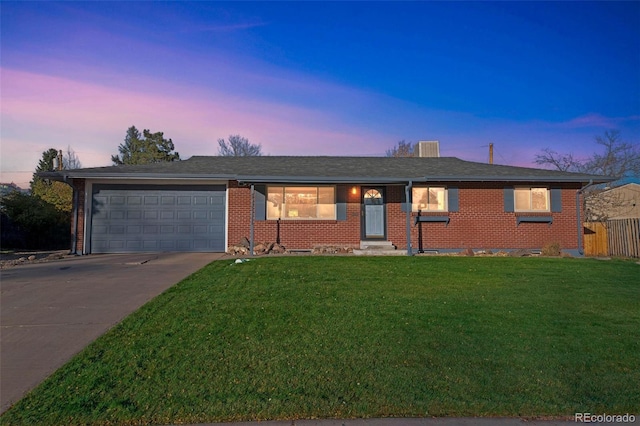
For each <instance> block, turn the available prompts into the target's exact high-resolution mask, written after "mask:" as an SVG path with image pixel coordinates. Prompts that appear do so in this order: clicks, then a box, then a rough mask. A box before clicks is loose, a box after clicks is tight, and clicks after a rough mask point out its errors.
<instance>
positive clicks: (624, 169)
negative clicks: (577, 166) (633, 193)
mask: <svg viewBox="0 0 640 426" xmlns="http://www.w3.org/2000/svg"><path fill="white" fill-rule="evenodd" d="M596 143H597V144H598V145H601V146H602V147H603V148H604V153H603V154H598V153H596V154H593V156H592V157H591V158H590V159H589V160H587V162H586V163H585V164H584V168H585V170H586V171H588V172H589V173H596V174H602V175H606V176H615V177H617V178H620V177H622V176H625V175H632V176H640V147H639V146H638V145H635V144H631V143H628V142H623V141H622V140H621V139H620V131H618V130H609V131H606V132H604V136H597V137H596Z"/></svg>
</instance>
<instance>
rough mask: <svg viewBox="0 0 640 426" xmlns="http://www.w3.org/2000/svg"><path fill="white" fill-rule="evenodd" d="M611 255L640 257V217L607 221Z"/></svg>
mask: <svg viewBox="0 0 640 426" xmlns="http://www.w3.org/2000/svg"><path fill="white" fill-rule="evenodd" d="M607 239H608V240H609V255H611V256H626V257H640V219H616V220H608V221H607Z"/></svg>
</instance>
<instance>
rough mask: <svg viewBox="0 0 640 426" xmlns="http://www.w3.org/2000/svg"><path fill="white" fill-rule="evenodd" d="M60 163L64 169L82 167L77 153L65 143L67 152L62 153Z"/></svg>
mask: <svg viewBox="0 0 640 426" xmlns="http://www.w3.org/2000/svg"><path fill="white" fill-rule="evenodd" d="M62 164H63V167H64V168H65V169H66V170H72V169H79V168H81V167H82V163H81V162H80V159H79V158H78V155H77V154H76V152H75V151H74V150H73V148H71V146H70V145H67V152H65V153H64V156H63V158H62Z"/></svg>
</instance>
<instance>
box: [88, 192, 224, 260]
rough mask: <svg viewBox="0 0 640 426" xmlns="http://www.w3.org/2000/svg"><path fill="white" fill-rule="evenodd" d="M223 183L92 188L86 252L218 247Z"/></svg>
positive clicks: (209, 249)
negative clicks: (89, 227) (88, 248)
mask: <svg viewBox="0 0 640 426" xmlns="http://www.w3.org/2000/svg"><path fill="white" fill-rule="evenodd" d="M225 210H226V186H225V185H114V184H110V185H106V184H94V185H93V188H92V213H91V232H90V241H89V245H88V247H90V252H91V253H131V252H158V251H175V252H224V251H225V246H226V244H225V236H226V229H225Z"/></svg>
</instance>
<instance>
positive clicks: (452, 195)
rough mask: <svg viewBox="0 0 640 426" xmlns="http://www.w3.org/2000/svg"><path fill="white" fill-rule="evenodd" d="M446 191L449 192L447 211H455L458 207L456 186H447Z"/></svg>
mask: <svg viewBox="0 0 640 426" xmlns="http://www.w3.org/2000/svg"><path fill="white" fill-rule="evenodd" d="M447 193H448V194H449V203H448V204H449V211H450V212H457V211H458V210H459V209H460V207H459V206H458V204H459V202H458V188H453V187H449V189H448V190H447Z"/></svg>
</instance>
